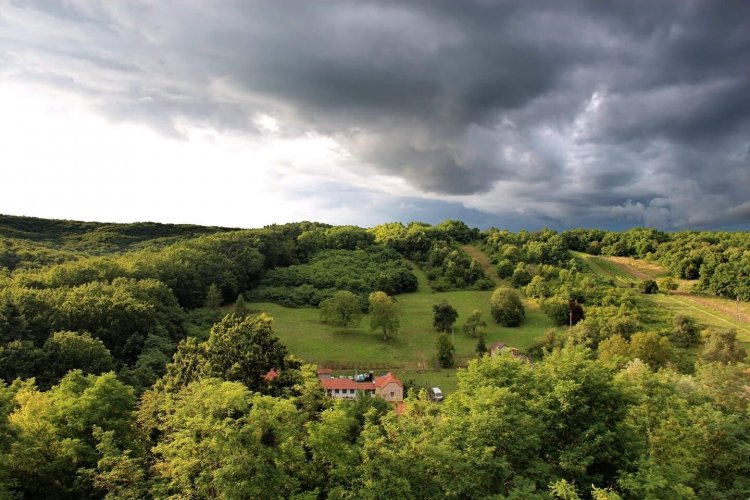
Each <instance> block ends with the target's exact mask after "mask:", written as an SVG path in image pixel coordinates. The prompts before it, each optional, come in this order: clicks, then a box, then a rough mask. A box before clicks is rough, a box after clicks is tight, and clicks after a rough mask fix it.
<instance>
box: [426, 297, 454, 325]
mask: <svg viewBox="0 0 750 500" xmlns="http://www.w3.org/2000/svg"><path fill="white" fill-rule="evenodd" d="M457 318H458V311H456V309H455V308H454V307H453V306H452V305H450V304H449V303H448V301H447V300H442V301H440V303H439V304H435V305H433V306H432V326H433V327H434V328H435V330H436V331H438V332H449V331H451V329H452V328H453V325H454V324H455V323H456V319H457Z"/></svg>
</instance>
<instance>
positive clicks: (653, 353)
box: [598, 332, 674, 370]
mask: <svg viewBox="0 0 750 500" xmlns="http://www.w3.org/2000/svg"><path fill="white" fill-rule="evenodd" d="M598 351H599V359H601V360H602V361H606V362H611V363H614V364H615V365H616V366H618V367H622V366H624V365H625V363H626V362H627V361H629V360H633V359H640V360H641V361H642V362H644V363H646V364H647V365H648V366H650V367H651V368H652V369H653V370H656V369H659V368H662V367H664V366H666V365H667V363H669V362H670V361H671V360H672V359H673V358H674V352H673V348H672V343H671V342H670V341H669V339H668V338H667V337H662V336H661V335H659V334H658V333H655V332H648V333H636V334H634V335H633V336H632V337H631V339H630V341H628V340H626V339H625V338H623V337H622V336H621V335H613V336H611V337H609V338H607V339H605V340H604V341H602V342H601V343H600V344H599V349H598Z"/></svg>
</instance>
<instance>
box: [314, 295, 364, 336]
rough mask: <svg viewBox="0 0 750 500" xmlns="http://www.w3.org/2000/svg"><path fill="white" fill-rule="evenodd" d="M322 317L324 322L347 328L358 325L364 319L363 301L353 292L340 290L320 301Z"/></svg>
mask: <svg viewBox="0 0 750 500" xmlns="http://www.w3.org/2000/svg"><path fill="white" fill-rule="evenodd" d="M320 319H321V320H322V321H323V323H326V324H329V325H334V326H341V327H344V328H345V329H346V328H347V327H350V326H357V325H359V323H360V321H362V303H361V302H360V300H359V297H357V296H356V295H354V294H353V293H352V292H349V291H346V290H339V291H338V292H336V293H334V294H333V296H332V297H331V298H329V299H326V300H324V301H323V302H321V303H320Z"/></svg>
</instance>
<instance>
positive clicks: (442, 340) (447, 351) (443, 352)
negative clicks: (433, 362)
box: [435, 332, 456, 368]
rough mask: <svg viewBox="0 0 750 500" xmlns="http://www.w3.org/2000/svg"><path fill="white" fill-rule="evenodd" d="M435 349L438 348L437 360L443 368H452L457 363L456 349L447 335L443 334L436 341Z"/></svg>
mask: <svg viewBox="0 0 750 500" xmlns="http://www.w3.org/2000/svg"><path fill="white" fill-rule="evenodd" d="M435 347H436V348H437V360H438V363H440V367H441V368H451V367H452V366H453V363H454V362H455V359H454V354H455V353H456V348H455V347H454V346H453V342H451V338H450V337H449V336H448V334H447V333H445V332H443V333H441V334H440V335H438V336H437V340H436V341H435Z"/></svg>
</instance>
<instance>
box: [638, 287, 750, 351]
mask: <svg viewBox="0 0 750 500" xmlns="http://www.w3.org/2000/svg"><path fill="white" fill-rule="evenodd" d="M648 300H649V301H650V302H651V303H652V304H653V305H654V306H655V307H657V308H659V309H661V310H666V311H669V312H670V313H671V314H672V315H676V314H683V315H685V316H690V317H692V318H695V319H696V320H697V321H698V322H700V323H701V324H702V325H704V326H706V327H714V328H723V329H726V328H734V329H736V330H737V338H738V339H739V340H740V341H741V342H742V343H743V345H744V346H745V347H747V348H750V325H748V323H747V322H746V321H737V316H736V314H734V315H733V314H727V313H726V312H721V311H720V310H719V309H718V308H719V307H726V306H727V304H723V303H722V302H724V303H726V302H730V303H731V302H732V301H727V300H724V299H720V298H717V297H696V296H691V295H685V294H674V295H666V294H658V295H651V296H649V297H648ZM741 305H742V304H741ZM740 315H742V308H741V309H740ZM741 317H742V316H741Z"/></svg>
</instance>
